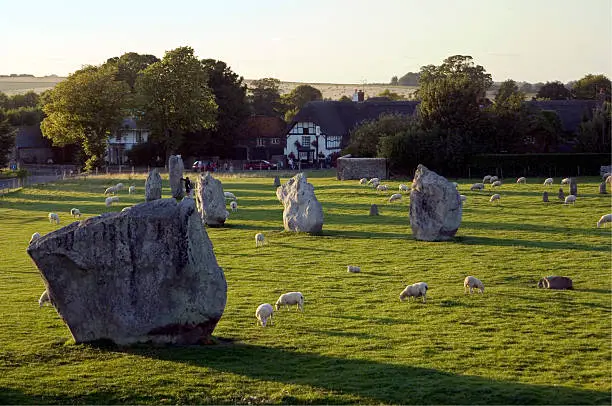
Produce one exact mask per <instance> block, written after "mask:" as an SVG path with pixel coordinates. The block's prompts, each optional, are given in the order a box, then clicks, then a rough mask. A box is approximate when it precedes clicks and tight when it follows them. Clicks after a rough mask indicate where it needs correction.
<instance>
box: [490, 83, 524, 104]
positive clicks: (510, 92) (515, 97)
mask: <svg viewBox="0 0 612 406" xmlns="http://www.w3.org/2000/svg"><path fill="white" fill-rule="evenodd" d="M524 100H525V93H523V92H521V91H519V87H518V85H517V84H516V82H515V81H514V80H512V79H508V80H506V81H504V82H502V83H501V85H500V86H499V90H498V91H497V94H496V95H495V105H496V106H497V107H498V108H504V109H512V110H518V109H519V108H520V107H521V105H522V103H523V101H524Z"/></svg>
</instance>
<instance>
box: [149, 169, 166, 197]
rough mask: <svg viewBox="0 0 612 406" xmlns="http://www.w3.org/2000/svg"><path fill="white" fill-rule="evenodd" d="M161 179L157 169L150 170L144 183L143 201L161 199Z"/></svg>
mask: <svg viewBox="0 0 612 406" xmlns="http://www.w3.org/2000/svg"><path fill="white" fill-rule="evenodd" d="M161 193H162V179H161V176H160V175H159V173H158V172H157V169H152V170H151V171H150V172H149V175H148V176H147V180H146V182H145V201H147V202H150V201H152V200H157V199H161Z"/></svg>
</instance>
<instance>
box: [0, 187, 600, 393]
mask: <svg viewBox="0 0 612 406" xmlns="http://www.w3.org/2000/svg"><path fill="white" fill-rule="evenodd" d="M220 179H221V180H222V182H223V184H224V189H225V190H226V191H231V192H233V193H234V194H235V195H236V196H237V197H238V203H239V209H238V212H237V213H233V214H232V215H231V216H230V219H229V221H228V223H227V225H226V227H223V228H209V229H207V231H208V233H209V235H210V238H211V239H212V241H213V244H214V249H215V254H216V256H217V260H218V262H219V264H220V265H221V266H222V267H223V269H224V271H225V276H226V278H227V282H228V302H227V307H226V309H225V313H224V315H223V318H222V319H221V321H220V322H219V324H218V326H217V328H216V330H215V332H214V336H215V344H212V345H206V346H199V347H179V348H177V347H149V346H146V345H139V346H135V347H130V348H100V347H93V346H88V345H75V344H74V342H73V341H72V338H71V336H70V333H69V331H68V329H67V327H66V326H65V325H64V324H63V322H62V321H61V320H60V318H59V316H58V315H57V313H56V312H55V311H54V310H53V308H51V307H44V308H42V309H39V307H38V303H37V299H38V297H39V295H40V293H41V292H42V291H43V289H44V285H43V283H42V280H41V278H40V276H39V273H38V271H37V269H36V267H35V266H34V265H33V262H32V261H31V260H30V258H29V257H28V255H27V254H26V253H25V249H26V247H27V245H28V241H29V238H30V236H31V234H32V233H33V232H35V231H38V232H40V233H48V232H51V231H53V230H54V229H56V228H57V227H58V226H54V225H52V224H50V223H49V222H48V220H47V217H46V216H47V213H48V212H50V211H54V212H57V213H59V214H60V217H61V218H62V224H61V226H63V225H66V224H68V223H69V222H70V221H71V220H70V219H69V217H70V216H69V213H68V212H69V210H70V209H71V208H72V207H77V208H79V209H80V210H81V212H82V213H83V214H84V217H90V216H95V215H98V214H100V213H103V212H107V211H119V210H121V209H122V208H123V207H126V206H130V205H133V204H135V203H138V202H141V201H142V200H143V193H144V177H142V176H140V177H136V178H135V179H133V180H131V181H130V180H129V179H128V177H127V176H124V177H115V178H104V177H101V178H96V179H88V180H86V181H80V180H75V181H64V182H58V183H54V184H47V185H41V186H39V187H34V188H29V189H23V190H20V191H17V192H14V193H11V194H8V195H5V196H3V197H0V230H1V232H0V247H2V248H0V403H38V404H40V403H64V404H65V403H88V404H92V403H95V404H107V403H113V404H116V403H130V404H134V403H139V404H140V403H154V404H176V403H192V404H193V403H197V404H200V403H217V404H218V403H241V404H245V403H250V404H258V403H316V404H321V403H327V404H329V403H369V404H372V403H375V404H378V403H402V404H410V403H417V404H430V403H437V404H448V403H452V404H485V403H489V404H491V403H494V404H534V403H539V404H610V403H611V400H612V399H611V396H610V391H611V388H612V386H611V365H612V362H611V351H610V349H611V338H612V331H611V325H612V319H611V308H612V305H611V297H612V296H611V282H612V274H611V228H610V226H609V225H608V227H607V228H601V229H598V228H596V227H595V224H596V222H597V220H598V219H599V217H600V216H601V215H602V214H606V213H609V212H611V211H612V210H611V209H610V204H611V200H610V195H607V196H600V195H598V194H597V186H598V184H599V182H600V180H599V179H597V178H581V179H580V180H579V182H580V183H579V189H578V191H579V198H578V201H577V202H576V205H575V206H565V205H563V204H560V203H559V202H558V200H557V198H556V194H557V191H558V189H559V181H560V179H556V181H555V186H554V187H552V188H549V189H545V188H544V186H542V181H543V179H540V178H538V179H535V178H529V179H528V182H529V183H528V184H527V185H516V184H514V183H510V182H511V180H508V182H509V183H508V184H504V185H503V186H502V187H501V189H500V190H499V191H498V193H500V194H501V195H502V202H501V204H500V205H492V204H490V203H489V201H488V200H489V196H490V195H491V194H492V193H491V192H490V191H489V190H487V191H485V192H470V191H469V186H470V185H471V183H472V182H469V181H467V180H459V181H458V182H459V184H460V186H459V189H460V192H461V193H463V194H465V195H467V196H468V200H467V202H466V203H465V205H464V212H463V222H462V225H461V228H460V229H459V232H458V233H457V237H456V239H455V240H454V241H453V242H445V243H427V242H419V241H415V240H414V239H413V238H412V235H411V230H410V226H409V223H408V206H409V199H408V198H407V196H406V197H405V198H404V200H403V201H402V202H396V203H393V204H389V203H386V198H388V196H390V195H391V194H392V193H395V191H396V190H397V188H398V185H399V184H400V183H403V182H402V181H401V180H397V181H392V182H387V183H388V184H389V186H390V191H389V192H388V193H379V192H376V191H374V190H372V189H369V188H367V187H364V186H360V185H358V182H357V181H347V182H340V181H337V180H335V179H334V178H333V177H331V176H330V177H311V178H309V180H310V181H311V183H313V185H314V186H315V190H316V194H317V197H318V198H319V200H320V201H321V202H322V204H323V209H324V213H325V225H324V227H323V233H322V235H319V236H311V235H306V234H294V233H287V232H284V231H283V225H282V206H281V205H280V203H279V202H278V200H277V199H276V196H275V189H274V187H273V186H272V184H273V182H272V178H271V177H254V176H250V177H221V178H220ZM282 180H283V181H286V180H287V178H286V177H285V178H282ZM453 180H454V179H453ZM119 181H121V182H123V183H124V184H126V186H127V185H128V184H135V185H136V186H137V191H138V193H137V195H134V196H129V195H128V194H127V191H124V192H123V193H122V194H121V201H120V203H119V204H117V205H116V206H113V207H111V208H107V207H105V206H104V197H103V195H102V193H103V191H104V189H105V188H106V187H108V186H110V185H113V184H115V183H117V182H119ZM164 182H165V184H164V186H165V189H164V196H168V195H169V191H168V184H167V179H165V180H164ZM564 188H565V192H566V194H567V186H565V187H564ZM544 190H549V193H550V195H551V203H549V204H544V203H542V199H541V194H542V192H543V191H544ZM372 203H377V204H378V205H379V208H380V212H381V216H378V217H369V216H368V211H369V207H370V204H372ZM257 232H263V233H264V234H265V236H266V242H267V244H266V245H265V246H264V247H263V248H257V249H256V248H255V241H254V235H255V233H257ZM349 264H351V265H359V266H361V269H362V273H360V274H349V273H347V272H346V266H347V265H349ZM466 275H474V276H476V277H478V278H480V279H481V280H482V281H483V282H484V284H485V286H486V290H485V293H484V295H471V296H470V295H466V294H464V291H463V279H464V278H465V276H466ZM546 275H565V276H570V277H571V278H572V279H573V280H574V286H575V288H576V289H575V290H574V291H547V290H540V289H537V288H536V283H537V281H538V279H539V278H541V277H543V276H546ZM419 281H425V282H427V283H428V284H429V292H428V300H427V303H425V304H423V303H422V302H420V301H411V302H409V303H408V302H400V301H399V299H398V296H399V293H400V292H401V291H402V289H403V288H404V287H405V285H407V284H411V283H414V282H419ZM293 290H299V291H301V292H302V293H303V294H304V296H305V298H306V303H305V312H304V313H303V314H301V313H298V312H296V311H295V310H291V311H289V310H284V311H280V312H277V313H276V314H275V324H274V325H273V326H272V327H269V328H261V327H259V326H258V325H257V324H256V320H255V316H254V313H255V309H256V307H257V306H258V305H259V304H261V303H265V302H268V303H272V304H274V302H275V301H276V299H277V297H278V296H279V295H280V294H281V293H284V292H287V291H293Z"/></svg>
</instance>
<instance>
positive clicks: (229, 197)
mask: <svg viewBox="0 0 612 406" xmlns="http://www.w3.org/2000/svg"><path fill="white" fill-rule="evenodd" d="M223 196H225V198H226V199H232V200H238V199H236V196H234V194H233V193H232V192H223Z"/></svg>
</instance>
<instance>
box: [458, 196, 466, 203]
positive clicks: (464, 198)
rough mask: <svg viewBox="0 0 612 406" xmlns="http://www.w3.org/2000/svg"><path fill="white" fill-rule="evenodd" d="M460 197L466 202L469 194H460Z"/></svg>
mask: <svg viewBox="0 0 612 406" xmlns="http://www.w3.org/2000/svg"><path fill="white" fill-rule="evenodd" d="M459 199H461V201H462V202H465V201H466V200H467V196H466V195H459Z"/></svg>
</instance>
